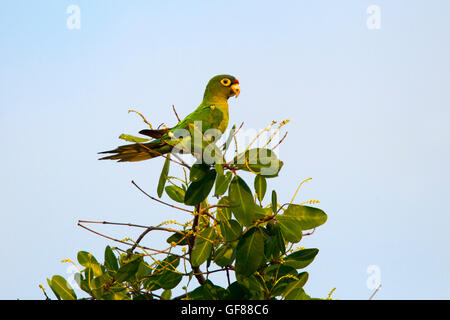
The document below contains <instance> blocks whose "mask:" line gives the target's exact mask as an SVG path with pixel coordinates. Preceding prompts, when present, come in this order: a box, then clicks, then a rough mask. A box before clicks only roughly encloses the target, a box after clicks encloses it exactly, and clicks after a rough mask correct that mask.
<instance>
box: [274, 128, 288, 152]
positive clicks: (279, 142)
mask: <svg viewBox="0 0 450 320" xmlns="http://www.w3.org/2000/svg"><path fill="white" fill-rule="evenodd" d="M287 134H288V133H287V132H286V133H285V134H284V136H283V138H281V140H280V141H278V143H277V144H276V145H275V146H274V147H272V149H271V150H273V149H275V148H276V147H278V146H279V145H280V144H281V143H282V142H283V140H284V139H285V138H286V136H287Z"/></svg>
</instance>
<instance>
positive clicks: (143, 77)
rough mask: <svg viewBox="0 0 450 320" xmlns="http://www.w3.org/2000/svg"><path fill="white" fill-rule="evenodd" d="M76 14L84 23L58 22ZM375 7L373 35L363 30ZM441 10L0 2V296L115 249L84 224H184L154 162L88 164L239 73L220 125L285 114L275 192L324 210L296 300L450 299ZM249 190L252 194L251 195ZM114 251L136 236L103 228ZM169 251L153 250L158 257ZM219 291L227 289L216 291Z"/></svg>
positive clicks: (30, 288) (444, 4) (22, 294)
mask: <svg viewBox="0 0 450 320" xmlns="http://www.w3.org/2000/svg"><path fill="white" fill-rule="evenodd" d="M72 4H74V5H77V6H79V8H80V10H81V16H80V18H81V20H80V21H81V25H80V26H81V28H80V29H79V30H78V29H74V30H71V29H69V28H67V25H66V21H67V18H68V17H69V14H67V13H66V9H67V7H68V6H69V5H72ZM370 5H377V6H379V8H380V10H381V11H380V12H381V15H380V21H381V29H376V30H371V29H368V27H367V25H366V20H367V19H368V17H369V15H368V14H367V12H366V9H367V8H368V7H369V6H370ZM449 10H450V3H449V2H448V1H444V0H442V1H437V0H434V1H418V0H408V1H407V0H398V1H381V0H379V1H364V0H360V1H356V0H354V1H350V0H349V1H342V2H340V3H338V2H337V1H314V2H311V1H279V2H276V3H275V2H273V1H246V2H243V1H226V2H224V1H208V2H207V1H196V2H192V1H191V2H189V3H187V2H182V1H167V2H162V1H137V0H136V1H112V0H111V1H79V0H78V1H77V0H72V1H44V0H42V1H39V2H38V1H36V2H30V1H2V5H1V8H0V34H1V37H0V41H1V42H0V44H1V50H0V66H1V73H0V145H1V147H2V152H1V155H2V156H1V157H0V168H1V170H0V179H1V183H0V203H1V205H0V208H1V218H2V224H1V225H0V234H1V235H2V242H3V243H2V246H1V247H0V254H1V256H2V257H3V259H2V263H1V264H0V272H1V273H2V274H4V275H5V274H7V275H8V276H5V277H3V279H2V282H1V284H0V287H1V288H2V290H1V291H0V292H1V293H0V298H2V299H16V298H20V299H41V298H42V297H43V296H42V293H41V292H40V289H39V288H38V285H39V284H44V285H46V281H45V279H46V278H47V277H50V276H51V275H53V274H61V275H65V276H66V275H67V270H68V265H67V264H63V263H61V262H60V260H61V259H65V258H72V259H74V260H75V258H76V253H77V251H78V250H87V251H90V252H92V253H93V254H94V255H96V256H98V257H99V258H100V259H101V257H102V255H103V248H104V247H105V245H107V244H111V243H110V242H108V241H107V240H105V239H102V238H99V237H97V236H95V235H93V234H90V233H88V232H86V231H85V230H83V229H81V228H80V227H77V225H76V222H77V221H78V220H79V219H86V220H107V221H121V222H131V223H139V224H146V225H155V224H158V223H159V222H161V221H162V220H168V219H177V220H181V221H183V219H184V218H185V216H183V215H182V214H180V213H179V212H174V211H172V210H170V208H165V207H161V206H160V205H159V204H157V203H154V202H151V201H150V200H149V199H147V198H145V197H143V196H142V194H140V193H139V192H138V191H137V190H136V189H135V188H134V187H133V186H132V185H131V183H130V181H131V180H133V179H134V180H135V181H136V182H137V183H139V184H140V185H141V186H142V187H143V188H144V189H146V190H147V191H149V192H150V193H153V194H155V193H156V186H155V179H158V177H159V174H160V170H161V167H162V164H163V162H162V160H161V159H157V160H156V159H155V160H151V161H145V162H142V163H132V164H117V163H114V162H103V161H102V162H100V161H97V160H96V159H97V154H96V153H97V152H98V151H102V150H108V149H110V148H112V147H114V146H116V145H118V144H120V143H121V142H120V141H119V140H118V139H117V137H118V135H119V134H120V133H123V132H126V133H130V134H133V133H134V134H135V133H137V132H138V131H139V130H140V129H142V128H144V127H145V126H144V124H143V123H142V121H141V120H140V119H139V118H138V117H136V116H135V115H130V114H127V110H128V109H130V107H134V108H135V109H138V110H139V111H141V112H142V113H144V114H145V115H146V116H147V117H148V118H149V119H150V120H151V121H152V122H153V123H156V124H158V123H161V122H164V123H167V124H169V125H170V124H173V123H174V122H175V117H174V115H173V113H172V111H171V105H172V104H174V105H175V106H176V108H177V111H178V113H179V114H180V116H185V115H187V114H188V113H190V112H191V111H192V110H193V109H194V108H195V107H196V106H197V105H198V104H199V103H200V101H201V98H202V94H203V89H204V86H205V84H206V82H207V81H208V80H209V78H210V77H212V76H213V75H215V74H220V73H229V74H233V75H235V76H236V77H237V78H238V79H239V81H240V83H241V95H240V97H239V98H238V99H236V100H235V99H233V100H232V101H231V102H230V123H241V122H242V121H244V122H245V127H246V128H264V127H265V126H267V124H268V123H270V121H272V120H283V119H290V120H291V122H290V123H289V125H288V126H287V130H288V131H289V135H288V137H287V139H286V141H285V142H284V143H283V145H282V147H281V148H280V150H279V156H280V158H281V159H282V160H283V161H284V163H285V165H284V167H283V169H282V171H281V172H280V176H279V178H278V179H271V180H270V181H269V189H277V190H278V194H279V195H280V197H281V198H282V199H284V200H285V201H289V200H290V198H291V197H292V195H293V193H294V192H295V189H296V188H297V186H298V184H299V182H300V181H302V180H303V179H306V178H308V177H312V180H311V181H309V182H308V183H306V184H305V185H303V186H302V189H301V191H300V193H299V195H298V200H302V201H305V200H309V199H311V198H313V199H319V200H320V202H321V203H320V204H319V207H320V208H322V209H324V210H325V211H326V212H327V214H328V222H327V223H326V224H325V225H324V226H323V227H321V228H319V229H318V230H317V231H316V232H315V233H314V235H313V236H311V237H308V238H305V240H304V241H303V243H302V245H303V246H305V247H317V248H319V249H320V253H319V255H318V256H317V258H316V260H315V262H314V263H313V264H312V265H311V266H310V267H308V271H309V273H310V278H309V281H308V283H307V285H306V287H305V289H306V290H307V291H308V292H309V293H310V294H311V295H313V296H317V297H326V296H327V294H328V292H329V291H330V290H331V289H332V288H334V287H336V288H337V289H336V291H335V293H334V297H336V298H339V299H367V298H368V297H369V296H370V294H371V293H372V292H373V290H371V289H369V288H368V287H367V284H366V282H367V280H368V278H369V277H370V274H368V273H367V268H368V267H369V266H371V265H375V266H377V267H378V268H379V270H380V272H381V275H380V276H381V278H380V280H381V284H382V288H381V290H380V291H379V292H378V293H377V295H376V298H378V299H448V298H449V297H450V281H449V279H450V254H449V249H448V243H450V235H449V232H448V229H449V225H450V216H449V213H450V204H449V202H448V199H449V190H450V188H449V187H450V183H449V181H450V170H449V165H448V164H449V163H450V151H449V150H450V148H449V141H450V139H449V138H450V126H449V124H450V90H449V84H450V59H449V57H450V34H449V33H450V21H449V19H448V12H449ZM249 183H251V181H250V182H249ZM99 230H100V231H104V232H106V233H108V234H112V235H114V236H117V237H118V238H125V237H133V236H136V234H137V232H135V231H131V230H128V229H124V228H118V227H117V228H111V227H108V228H99ZM162 240H163V238H158V237H156V238H151V239H147V241H148V242H147V244H149V245H158V241H162ZM217 281H218V282H220V281H221V279H218V280H217Z"/></svg>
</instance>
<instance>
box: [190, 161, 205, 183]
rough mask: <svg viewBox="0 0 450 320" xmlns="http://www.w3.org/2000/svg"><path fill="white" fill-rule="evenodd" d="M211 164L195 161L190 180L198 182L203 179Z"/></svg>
mask: <svg viewBox="0 0 450 320" xmlns="http://www.w3.org/2000/svg"><path fill="white" fill-rule="evenodd" d="M209 170H210V169H209V166H208V165H207V164H204V163H195V164H194V165H193V166H192V167H191V171H190V173H189V180H190V181H191V182H196V181H200V180H202V179H203V178H204V177H205V176H206V174H207V173H208V171H209Z"/></svg>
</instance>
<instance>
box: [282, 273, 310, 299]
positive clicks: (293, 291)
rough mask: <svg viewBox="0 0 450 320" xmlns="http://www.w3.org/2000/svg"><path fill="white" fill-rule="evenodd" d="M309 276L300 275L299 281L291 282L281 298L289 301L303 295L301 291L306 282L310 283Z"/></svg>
mask: <svg viewBox="0 0 450 320" xmlns="http://www.w3.org/2000/svg"><path fill="white" fill-rule="evenodd" d="M308 276H309V275H308V273H307V272H302V273H299V274H298V276H297V278H298V280H296V281H293V282H291V283H290V284H289V285H288V286H287V287H286V290H285V291H284V293H283V294H282V295H281V296H282V297H283V298H286V299H289V298H288V297H295V296H297V295H298V294H299V293H301V291H300V292H299V290H300V289H303V286H304V285H305V283H306V281H308Z"/></svg>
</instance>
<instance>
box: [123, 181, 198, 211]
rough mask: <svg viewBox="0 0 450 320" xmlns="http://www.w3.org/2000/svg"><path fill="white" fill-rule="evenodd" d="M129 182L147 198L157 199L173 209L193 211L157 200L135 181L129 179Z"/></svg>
mask: <svg viewBox="0 0 450 320" xmlns="http://www.w3.org/2000/svg"><path fill="white" fill-rule="evenodd" d="M131 183H132V184H133V185H134V186H135V187H136V188H138V190H139V191H141V192H142V193H143V194H145V195H146V196H147V197H149V198H150V199H152V200H155V201H157V202H159V203H162V204H164V205H166V206H169V207H171V208H175V209H178V210H182V211H186V212H189V213H193V212H192V211H191V210H188V209H184V208H180V207H177V206H174V205H173V204H170V203H167V202H164V201H161V200H159V199H156V198H155V197H152V196H151V195H149V194H148V193H147V192H145V191H144V190H142V189H141V187H139V186H138V185H137V184H136V182H134V181H133V180H131Z"/></svg>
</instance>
